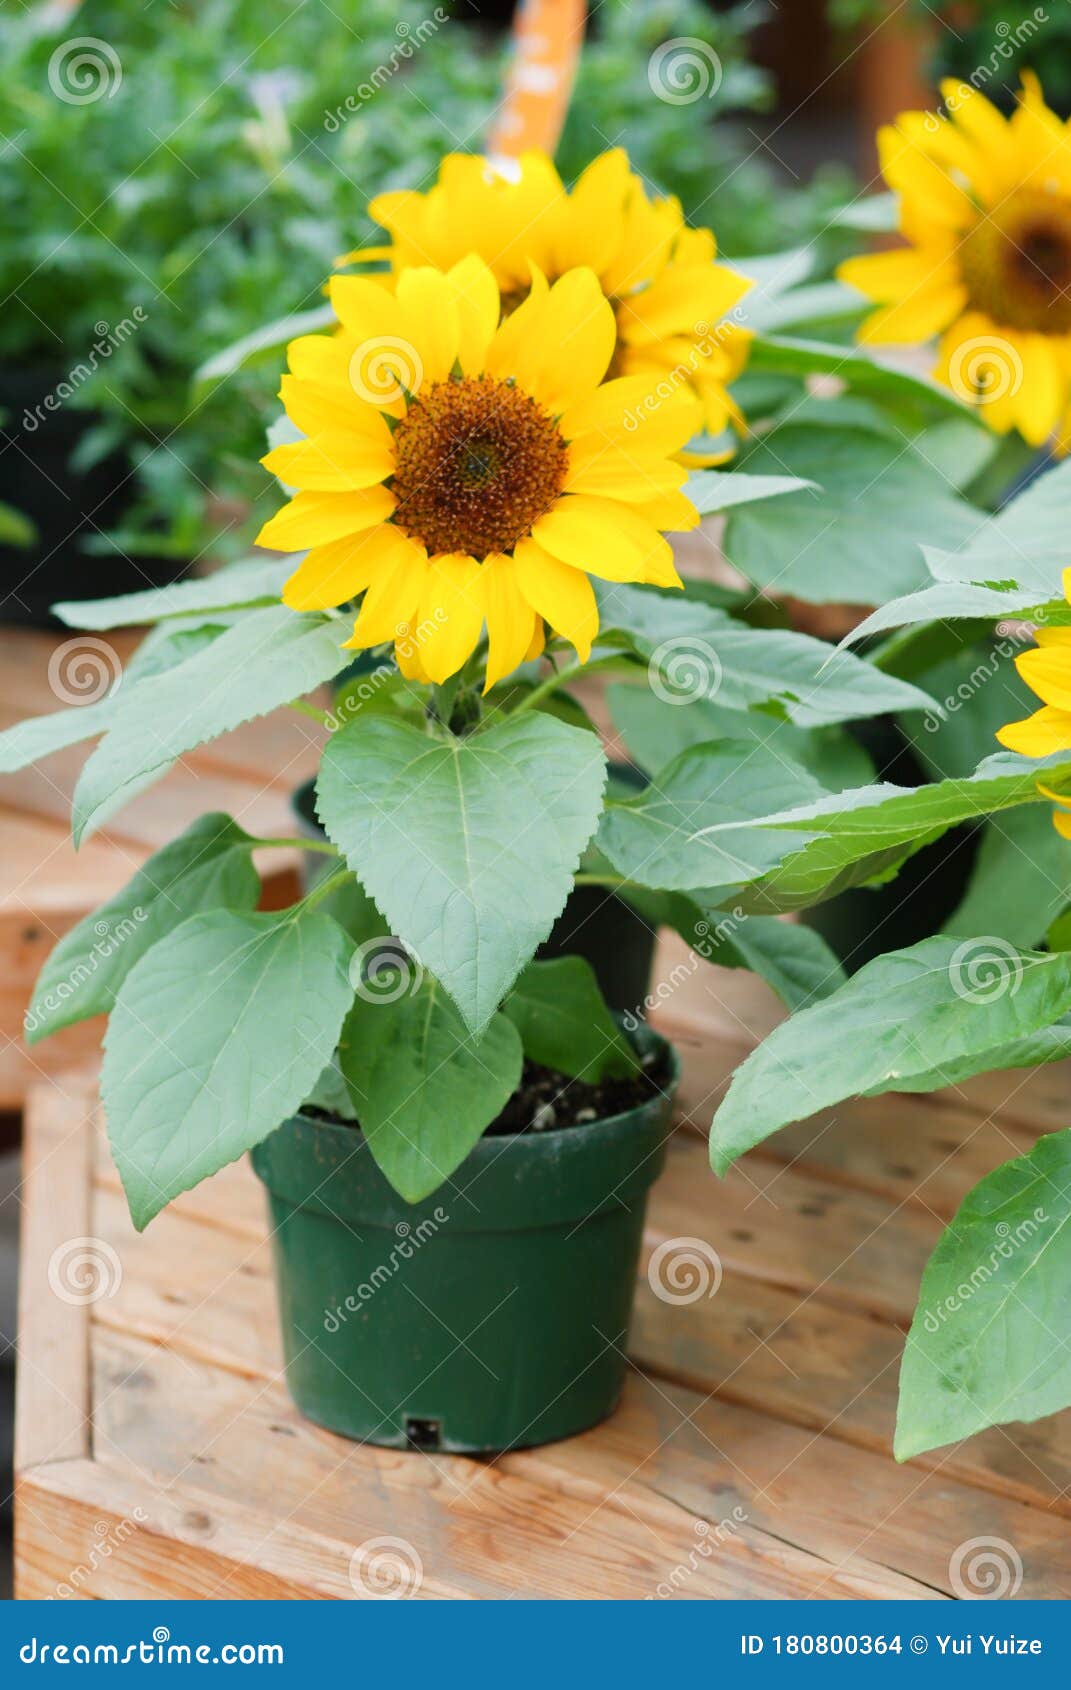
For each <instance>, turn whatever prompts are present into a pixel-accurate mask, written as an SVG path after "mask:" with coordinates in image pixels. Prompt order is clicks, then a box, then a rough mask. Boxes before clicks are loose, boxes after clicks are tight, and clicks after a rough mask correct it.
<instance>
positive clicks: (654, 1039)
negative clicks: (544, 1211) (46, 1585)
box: [275, 1016, 681, 1196]
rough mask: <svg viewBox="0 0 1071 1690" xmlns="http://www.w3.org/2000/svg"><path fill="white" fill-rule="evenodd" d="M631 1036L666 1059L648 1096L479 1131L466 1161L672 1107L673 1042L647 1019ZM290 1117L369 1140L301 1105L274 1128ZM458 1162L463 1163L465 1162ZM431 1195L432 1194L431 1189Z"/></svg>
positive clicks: (677, 1072)
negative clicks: (542, 1122) (548, 1122)
mask: <svg viewBox="0 0 1071 1690" xmlns="http://www.w3.org/2000/svg"><path fill="white" fill-rule="evenodd" d="M620 1019H621V1017H620V1016H615V1020H618V1021H620ZM632 1037H633V1038H635V1039H637V1040H638V1041H639V1043H640V1051H641V1055H642V1053H643V1049H644V1047H645V1046H646V1048H648V1049H651V1050H656V1051H659V1053H660V1054H661V1056H662V1057H663V1059H664V1061H665V1064H666V1068H665V1073H664V1076H663V1079H662V1080H661V1081H660V1082H659V1085H658V1090H657V1091H654V1092H652V1093H651V1094H650V1095H649V1096H648V1097H644V1098H642V1099H641V1100H640V1101H639V1102H638V1103H634V1104H633V1105H632V1107H631V1109H619V1110H618V1111H617V1113H616V1114H615V1115H600V1116H599V1117H598V1119H597V1120H594V1121H583V1122H581V1123H580V1125H579V1126H578V1125H576V1124H575V1123H574V1124H573V1125H571V1126H567V1127H546V1128H544V1129H543V1130H542V1131H540V1132H537V1133H533V1132H525V1133H490V1134H489V1133H487V1132H486V1131H484V1132H482V1133H481V1134H480V1136H479V1138H478V1139H477V1140H476V1143H475V1144H474V1145H473V1147H472V1149H471V1150H470V1151H469V1153H468V1155H467V1156H466V1158H465V1161H466V1162H471V1161H472V1160H473V1159H474V1158H475V1157H477V1156H479V1155H481V1154H482V1155H483V1156H485V1157H486V1156H490V1155H492V1152H494V1153H495V1154H494V1159H495V1160H497V1157H498V1156H499V1155H501V1154H502V1153H503V1148H504V1146H506V1145H507V1144H520V1145H528V1146H529V1147H530V1148H531V1150H532V1153H533V1154H538V1146H540V1145H544V1146H546V1145H547V1144H548V1143H549V1144H551V1145H552V1146H555V1145H556V1142H560V1141H561V1140H563V1139H569V1140H572V1139H573V1138H574V1137H576V1136H582V1137H583V1138H584V1139H585V1141H586V1142H587V1143H588V1144H589V1145H590V1144H591V1140H592V1138H593V1137H594V1136H595V1135H596V1134H599V1136H600V1137H602V1136H609V1133H610V1131H611V1130H612V1129H614V1128H616V1127H617V1126H618V1125H619V1123H620V1122H622V1121H631V1120H632V1119H634V1117H636V1116H639V1115H642V1114H643V1113H644V1112H645V1111H647V1110H650V1109H651V1108H658V1109H661V1108H663V1107H665V1106H666V1105H667V1104H668V1105H670V1107H672V1101H673V1098H674V1097H675V1095H676V1092H677V1087H678V1086H679V1085H680V1078H681V1058H680V1052H679V1051H678V1049H677V1047H676V1045H674V1044H671V1043H670V1041H669V1039H667V1038H666V1037H665V1035H664V1034H662V1033H659V1032H657V1031H656V1029H655V1028H654V1027H648V1026H647V1025H646V1023H645V1024H644V1025H643V1026H641V1027H637V1029H636V1031H635V1033H634V1034H633V1035H632ZM511 1095H512V1094H511ZM292 1121H301V1122H304V1123H305V1124H307V1125H308V1126H310V1127H314V1128H315V1129H316V1131H317V1132H323V1131H324V1130H325V1129H326V1130H327V1131H328V1132H329V1133H331V1134H332V1135H337V1136H338V1138H339V1140H340V1142H342V1143H345V1142H346V1141H348V1140H351V1139H352V1136H353V1135H354V1134H356V1136H357V1138H358V1139H359V1141H360V1142H361V1143H362V1144H367V1143H368V1140H367V1138H366V1136H365V1133H364V1131H363V1129H362V1127H361V1125H360V1123H359V1122H358V1121H325V1120H323V1119H322V1118H321V1117H320V1116H318V1115H306V1113H305V1110H304V1106H302V1108H301V1109H297V1110H295V1111H294V1113H293V1115H291V1116H289V1117H288V1119H287V1120H286V1121H281V1122H280V1123H279V1127H277V1128H276V1129H275V1130H276V1132H278V1131H279V1130H280V1128H282V1127H286V1126H289V1125H290V1123H291V1122H292ZM604 1128H605V1129H607V1132H606V1133H605V1134H603V1132H602V1129H604ZM461 1165H462V1166H463V1165H464V1164H461ZM432 1195H433V1196H434V1192H433V1193H432Z"/></svg>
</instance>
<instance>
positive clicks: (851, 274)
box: [837, 246, 957, 304]
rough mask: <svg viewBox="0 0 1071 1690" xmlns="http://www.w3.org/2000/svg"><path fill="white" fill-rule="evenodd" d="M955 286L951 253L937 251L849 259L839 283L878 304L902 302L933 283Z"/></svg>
mask: <svg viewBox="0 0 1071 1690" xmlns="http://www.w3.org/2000/svg"><path fill="white" fill-rule="evenodd" d="M938 279H940V280H941V281H949V280H951V281H952V282H955V281H956V279H957V271H956V267H955V263H954V261H953V259H952V257H951V255H950V253H946V252H943V251H942V250H941V249H940V248H934V247H914V246H905V247H899V248H897V250H896V251H895V252H869V253H866V254H865V255H864V256H863V257H861V258H848V259H845V261H844V263H843V264H840V265H838V267H837V280H838V281H841V282H845V283H846V284H847V286H848V287H852V288H856V289H857V290H858V292H859V293H862V294H865V295H866V297H867V299H873V300H875V301H877V302H878V303H882V304H884V303H886V302H888V301H890V300H897V299H902V298H903V297H904V295H905V294H914V293H917V292H918V290H919V289H920V288H926V287H927V286H928V285H929V284H930V283H932V282H934V281H936V280H938Z"/></svg>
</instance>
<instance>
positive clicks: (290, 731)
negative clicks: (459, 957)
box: [0, 628, 323, 1111]
mask: <svg viewBox="0 0 1071 1690" xmlns="http://www.w3.org/2000/svg"><path fill="white" fill-rule="evenodd" d="M138 637H139V636H138V635H137V634H122V635H117V636H114V637H112V638H111V639H110V644H111V646H112V648H113V649H114V650H115V652H116V655H117V660H118V664H120V665H121V664H122V663H123V662H125V660H126V659H127V657H128V656H129V654H130V652H131V651H132V650H133V648H134V646H135V645H136V643H137V639H138ZM86 638H87V639H88V646H87V645H86V639H83V637H82V636H79V635H76V634H73V635H66V636H65V635H62V634H54V633H41V632H35V631H34V630H32V629H26V628H0V729H3V728H7V727H10V726H12V725H13V724H14V723H15V722H20V721H22V720H23V718H24V717H27V716H38V715H44V714H45V713H46V712H47V711H50V710H58V709H60V708H62V705H63V700H62V699H61V698H59V697H57V695H56V692H55V691H54V690H53V687H52V686H51V685H50V683H49V660H50V658H52V656H53V654H54V653H55V652H57V651H58V650H59V649H60V648H62V647H64V646H66V647H69V652H68V654H67V658H66V669H65V671H64V673H66V672H70V673H72V674H76V672H77V671H76V669H75V668H74V667H73V666H74V665H76V663H77V655H78V651H79V649H80V648H84V649H85V650H87V651H88V652H89V653H90V654H92V653H94V652H96V653H99V651H100V647H101V645H102V640H101V636H99V635H96V634H94V635H90V636H87V637H86ZM105 645H107V642H105ZM322 737H323V736H322V734H321V733H320V731H319V730H318V729H317V728H316V726H315V725H314V724H313V723H312V722H310V721H309V720H307V719H306V718H305V717H302V716H298V715H296V714H293V713H289V712H285V711H282V712H277V713H276V714H275V715H274V716H271V717H268V718H264V719H262V720H260V721H256V722H249V723H247V724H246V726H245V727H243V728H240V729H238V730H237V732H235V733H232V734H228V735H227V736H226V738H224V739H221V740H218V741H216V742H215V743H214V744H212V745H206V746H202V747H201V749H200V750H199V751H196V752H193V753H191V754H190V755H188V756H186V757H183V758H182V759H181V760H180V762H179V763H177V764H176V766H175V768H174V769H172V771H171V772H170V774H168V775H167V776H166V777H165V779H163V780H162V781H159V782H157V784H156V785H155V786H153V787H151V788H150V789H149V790H148V791H146V792H144V793H142V794H141V796H140V797H138V798H135V799H134V800H133V801H132V802H131V803H129V804H127V805H126V806H125V807H124V808H123V809H122V810H121V811H120V812H119V813H118V815H116V816H115V817H114V818H113V819H112V821H111V822H109V824H108V826H107V827H106V828H105V829H104V830H102V831H101V832H100V833H99V834H97V835H96V836H95V837H94V838H93V839H91V840H89V841H88V843H87V844H85V845H83V846H82V848H81V850H80V851H75V849H74V847H73V846H72V844H71V842H70V828H69V817H70V801H71V794H72V792H73V791H74V786H75V782H76V781H77V778H78V773H79V770H80V769H81V766H82V763H83V762H84V760H85V757H86V755H87V749H88V748H87V746H86V745H85V744H83V745H75V746H72V747H71V748H70V749H69V750H67V751H61V752H57V753H56V754H55V755H54V756H52V757H49V758H47V759H46V760H45V761H44V762H43V763H42V764H41V765H40V766H39V767H38V768H32V769H23V770H22V771H20V772H19V773H18V774H14V775H3V776H0V862H2V863H3V869H4V871H3V876H2V885H0V1111H2V1110H5V1109H7V1110H15V1109H19V1108H21V1106H22V1101H23V1098H24V1097H25V1094H26V1089H27V1087H28V1086H29V1085H31V1084H32V1083H33V1081H34V1080H35V1079H36V1078H40V1077H42V1076H44V1075H47V1074H53V1073H58V1072H60V1071H62V1070H63V1069H65V1068H69V1067H71V1065H72V1064H76V1063H78V1062H80V1061H84V1060H85V1059H86V1057H87V1056H89V1055H90V1054H92V1053H93V1052H95V1051H96V1049H97V1048H98V1046H99V1043H100V1035H101V1031H102V1028H103V1022H102V1021H100V1020H95V1021H90V1022H86V1023H84V1024H83V1025H81V1026H79V1027H72V1028H69V1029H67V1030H66V1031H65V1032H63V1033H59V1034H57V1035H56V1036H55V1037H54V1038H51V1039H46V1040H44V1041H43V1043H41V1044H38V1045H35V1046H34V1048H33V1050H32V1051H31V1050H28V1049H27V1047H26V1045H25V1044H24V1043H23V1039H22V1021H23V1016H24V1014H25V1012H26V1008H27V1006H28V1004H29V1001H30V995H31V992H32V989H33V984H34V981H35V980H36V978H37V975H38V972H39V971H40V968H41V964H42V963H43V962H44V960H45V957H46V956H47V954H48V952H49V951H50V950H51V948H52V946H53V945H54V944H55V943H56V940H57V939H59V938H61V937H62V935H63V934H64V933H66V932H67V931H68V929H69V928H71V927H73V926H74V924H75V923H76V922H77V921H80V920H81V918H82V917H83V916H84V915H86V914H87V913H88V912H89V911H90V910H92V909H95V908H96V906H97V905H98V904H100V903H101V902H103V900H104V899H106V898H109V897H111V896H112V894H113V893H114V892H116V891H118V889H119V888H120V887H121V886H123V885H124V884H125V883H126V882H127V881H128V880H129V879H130V877H131V875H132V874H134V873H135V872H136V871H137V869H138V868H139V867H140V866H141V864H142V863H143V862H144V861H145V859H146V857H148V856H150V855H151V854H152V852H153V851H156V850H158V849H159V848H160V846H161V845H165V844H166V843H167V841H168V840H169V839H172V838H173V837H174V836H175V834H176V833H179V832H181V830H182V829H183V828H184V827H187V826H188V825H189V823H190V822H192V821H193V820H195V818H196V817H197V816H199V815H203V814H205V813H206V812H207V811H210V810H226V811H228V812H229V813H230V814H231V815H232V816H234V818H235V820H236V821H239V822H241V823H242V825H243V827H245V828H247V829H248V830H249V832H251V833H257V834H259V835H261V836H262V837H264V838H273V837H277V836H278V835H279V834H289V833H292V832H293V831H294V829H293V819H292V817H291V815H290V810H289V799H290V794H291V792H292V791H293V790H294V788H295V787H296V786H298V785H300V783H301V782H302V781H304V780H306V779H308V777H309V776H310V775H312V774H314V773H315V772H316V768H317V765H318V761H319V753H318V746H319V743H320V740H321V739H322ZM92 743H93V742H90V745H92ZM258 866H259V867H260V868H261V871H262V873H263V874H264V875H265V897H264V902H265V905H266V907H269V908H276V907H278V906H279V905H281V904H285V903H289V902H290V900H291V899H292V897H293V896H294V895H295V891H296V884H297V883H296V878H295V876H296V867H297V858H296V857H291V856H288V854H286V853H283V852H279V851H273V852H271V853H270V856H269V857H267V858H266V859H265V861H264V862H263V863H259V864H258Z"/></svg>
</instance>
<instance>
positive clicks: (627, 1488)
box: [94, 1330, 926, 1600]
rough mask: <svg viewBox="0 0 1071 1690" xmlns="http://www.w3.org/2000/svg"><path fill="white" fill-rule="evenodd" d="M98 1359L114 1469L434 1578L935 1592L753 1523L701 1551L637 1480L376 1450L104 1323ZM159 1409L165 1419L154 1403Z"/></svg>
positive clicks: (260, 1389)
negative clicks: (609, 1481)
mask: <svg viewBox="0 0 1071 1690" xmlns="http://www.w3.org/2000/svg"><path fill="white" fill-rule="evenodd" d="M94 1355H95V1360H96V1366H97V1384H96V1387H95V1395H96V1400H97V1401H98V1403H99V1407H98V1409H97V1411H96V1415H95V1422H94V1425H95V1437H96V1448H97V1451H98V1454H99V1455H100V1457H101V1458H102V1459H103V1460H105V1461H106V1462H107V1463H108V1464H109V1465H115V1464H120V1465H127V1464H129V1465H131V1466H133V1467H134V1468H135V1469H136V1470H140V1471H142V1472H144V1473H146V1474H151V1475H152V1478H153V1480H154V1481H155V1482H156V1483H158V1484H159V1485H161V1486H162V1487H163V1488H165V1489H166V1488H169V1487H170V1486H172V1485H175V1484H177V1485H179V1486H182V1485H184V1484H186V1483H187V1482H188V1480H189V1477H190V1475H191V1474H193V1473H196V1483H197V1487H198V1489H199V1490H200V1491H201V1492H202V1493H204V1494H205V1495H206V1496H208V1495H211V1496H212V1497H213V1498H220V1499H222V1501H223V1503H224V1504H225V1505H229V1506H230V1507H239V1506H240V1507H242V1508H246V1509H249V1510H251V1511H252V1512H253V1513H254V1514H261V1515H264V1516H266V1517H269V1518H271V1519H281V1520H282V1521H283V1522H284V1523H291V1522H294V1523H300V1526H301V1529H302V1531H303V1532H304V1531H309V1532H311V1533H312V1534H313V1536H314V1537H315V1538H316V1539H317V1540H323V1539H327V1540H328V1541H342V1542H344V1543H348V1544H351V1545H353V1546H354V1547H357V1546H359V1545H360V1544H362V1543H364V1542H368V1541H369V1540H373V1539H375V1538H378V1537H382V1536H389V1537H393V1538H400V1539H402V1540H403V1541H404V1542H405V1543H406V1544H408V1545H411V1546H412V1548H413V1549H415V1551H416V1553H417V1554H418V1555H419V1557H420V1560H421V1562H422V1564H423V1566H424V1568H425V1569H427V1570H428V1571H429V1572H431V1573H432V1574H433V1576H435V1577H436V1578H437V1579H439V1580H440V1581H442V1582H445V1583H447V1584H450V1585H454V1584H456V1585H460V1587H461V1588H463V1589H464V1590H466V1591H468V1592H469V1593H471V1594H473V1595H480V1596H484V1597H499V1598H501V1597H508V1596H516V1595H522V1596H529V1595H539V1596H548V1597H555V1598H559V1599H561V1598H573V1597H580V1598H583V1597H587V1598H600V1599H606V1598H610V1599H614V1598H616V1599H626V1598H637V1597H639V1598H642V1597H644V1596H652V1595H657V1594H660V1593H661V1591H660V1586H662V1585H664V1584H665V1583H666V1581H667V1579H669V1578H670V1577H671V1575H672V1574H673V1573H674V1570H675V1569H677V1568H680V1567H685V1568H687V1570H688V1577H687V1578H686V1579H685V1580H684V1581H683V1582H682V1583H680V1585H679V1587H678V1586H674V1587H673V1594H675V1595H678V1596H680V1597H682V1598H686V1599H695V1600H703V1599H706V1600H711V1599H717V1600H729V1599H740V1598H742V1597H751V1598H755V1597H765V1598H777V1597H788V1596H800V1597H803V1596H807V1595H809V1594H811V1593H813V1592H817V1591H818V1590H819V1589H821V1592H822V1594H823V1595H826V1596H839V1597H846V1596H856V1597H859V1596H870V1597H874V1596H888V1595H892V1594H901V1595H904V1594H912V1595H914V1594H923V1595H925V1594H926V1592H925V1590H924V1589H923V1588H922V1587H920V1586H918V1585H916V1584H914V1583H912V1582H911V1581H907V1580H902V1579H899V1578H898V1577H896V1576H895V1575H892V1574H888V1573H879V1572H877V1571H875V1572H873V1573H872V1572H871V1571H870V1570H869V1569H863V1570H861V1571H859V1572H853V1571H852V1570H850V1569H846V1570H838V1569H834V1568H832V1567H831V1566H830V1565H829V1563H828V1562H825V1561H823V1560H820V1559H819V1558H817V1557H815V1556H812V1555H809V1554H807V1553H806V1552H803V1551H800V1550H798V1549H796V1548H794V1547H792V1546H790V1545H785V1544H783V1543H781V1542H778V1541H776V1540H773V1539H771V1538H768V1537H767V1536H766V1535H765V1534H761V1533H754V1532H752V1531H750V1530H749V1529H748V1528H747V1526H746V1524H743V1525H741V1526H740V1528H739V1531H737V1532H735V1533H734V1534H733V1535H732V1536H727V1537H726V1539H725V1541H724V1542H723V1543H722V1544H721V1545H720V1547H719V1552H718V1554H717V1556H716V1557H707V1558H705V1557H703V1556H702V1554H700V1553H698V1552H697V1545H699V1544H701V1543H702V1542H703V1541H704V1539H705V1536H706V1534H705V1533H704V1532H703V1531H701V1530H700V1531H697V1529H696V1528H697V1524H698V1523H699V1520H700V1517H699V1516H696V1515H694V1514H692V1513H690V1512H689V1511H688V1510H686V1509H684V1508H682V1507H681V1506H680V1505H679V1504H677V1503H676V1502H673V1501H671V1500H667V1499H666V1498H665V1497H662V1496H659V1495H657V1494H656V1493H655V1492H654V1491H651V1490H648V1489H646V1488H645V1487H643V1486H642V1485H640V1484H637V1483H633V1482H626V1483H624V1484H622V1485H620V1486H619V1487H618V1488H617V1489H616V1491H614V1492H612V1493H610V1494H607V1495H603V1494H601V1492H600V1493H599V1494H594V1492H593V1487H592V1485H591V1483H590V1482H588V1481H584V1480H581V1481H580V1482H579V1483H578V1484H575V1485H574V1484H569V1483H563V1482H562V1480H561V1475H560V1474H559V1475H556V1476H555V1478H554V1482H546V1480H547V1478H549V1477H550V1475H549V1474H548V1475H547V1476H546V1477H545V1476H544V1473H543V1471H542V1470H541V1468H540V1465H539V1462H538V1459H537V1452H533V1453H532V1454H531V1455H530V1456H529V1459H528V1460H527V1462H526V1463H525V1464H524V1470H523V1471H521V1470H519V1468H518V1470H514V1469H513V1468H511V1467H508V1466H507V1465H506V1464H503V1463H501V1462H499V1463H495V1464H492V1465H488V1464H485V1463H483V1462H477V1461H470V1460H466V1459H464V1458H462V1457H458V1456H435V1457H429V1456H414V1455H413V1454H411V1453H409V1452H399V1451H392V1450H382V1449H376V1448H374V1447H372V1446H371V1445H362V1444H354V1443H350V1442H348V1441H347V1440H346V1439H343V1438H337V1437H335V1436H334V1435H333V1434H331V1433H328V1432H325V1431H323V1430H322V1429H320V1428H317V1427H315V1426H312V1425H310V1424H309V1423H308V1422H307V1421H304V1420H302V1418H301V1417H300V1416H299V1415H298V1413H297V1411H296V1410H295V1409H294V1407H293V1406H292V1404H291V1403H290V1400H289V1398H288V1397H287V1395H286V1392H285V1390H284V1389H283V1387H282V1386H281V1385H280V1384H277V1383H274V1382H271V1381H261V1380H250V1379H241V1378H239V1377H237V1376H236V1375H234V1374H231V1373H226V1372H224V1371H223V1370H222V1369H219V1368H213V1367H208V1366H204V1365H203V1364H201V1363H199V1362H194V1361H192V1360H190V1359H189V1358H187V1357H180V1356H179V1355H177V1354H176V1353H175V1352H174V1351H173V1350H171V1349H170V1348H169V1347H166V1346H162V1345H159V1344H147V1343H139V1342H137V1341H136V1340H133V1339H128V1338H126V1337H124V1336H122V1335H120V1334H119V1333H117V1332H113V1331H110V1330H108V1331H103V1330H102V1331H101V1332H100V1333H99V1335H98V1336H97V1338H96V1340H95V1344H94ZM156 1402H159V1403H161V1404H166V1405H167V1406H166V1412H163V1413H161V1414H159V1415H156V1414H153V1413H152V1412H151V1411H149V1412H147V1411H146V1405H147V1404H151V1403H156ZM251 1452H255V1459H254V1458H252V1455H251ZM206 1507H207V1508H208V1511H209V1513H210V1515H211V1507H210V1506H209V1505H208V1504H207V1503H206ZM299 1564H300V1563H299Z"/></svg>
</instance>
